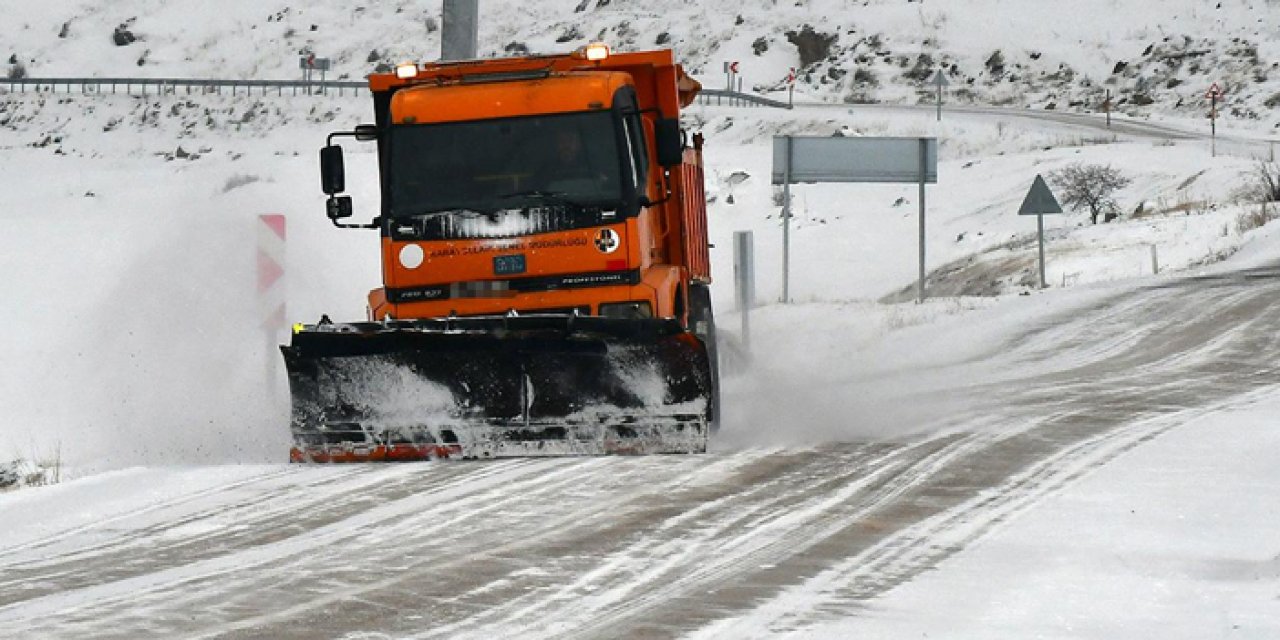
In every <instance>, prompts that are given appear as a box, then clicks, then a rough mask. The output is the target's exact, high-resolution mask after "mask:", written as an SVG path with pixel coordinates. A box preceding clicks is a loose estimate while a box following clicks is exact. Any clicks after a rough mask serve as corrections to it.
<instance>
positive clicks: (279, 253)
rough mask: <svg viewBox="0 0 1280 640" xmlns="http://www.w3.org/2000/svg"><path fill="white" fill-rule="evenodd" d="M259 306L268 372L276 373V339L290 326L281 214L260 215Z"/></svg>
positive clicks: (282, 218)
mask: <svg viewBox="0 0 1280 640" xmlns="http://www.w3.org/2000/svg"><path fill="white" fill-rule="evenodd" d="M257 236H258V272H257V280H258V307H259V309H260V310H261V317H262V324H261V327H262V335H263V339H264V340H265V341H266V345H267V349H266V353H267V374H268V375H270V376H272V379H274V375H275V372H276V361H277V360H279V359H280V358H279V356H277V355H276V340H277V339H278V338H279V335H280V331H282V330H285V329H288V327H289V319H288V315H287V313H286V306H285V301H286V297H285V283H286V280H285V269H284V267H285V255H286V254H285V217H284V216H283V215H281V214H278V213H273V214H265V215H260V216H258V224H257Z"/></svg>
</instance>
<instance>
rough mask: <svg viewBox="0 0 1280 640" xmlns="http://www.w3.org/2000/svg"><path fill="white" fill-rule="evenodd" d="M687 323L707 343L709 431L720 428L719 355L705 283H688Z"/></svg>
mask: <svg viewBox="0 0 1280 640" xmlns="http://www.w3.org/2000/svg"><path fill="white" fill-rule="evenodd" d="M689 325H690V327H691V328H692V329H693V333H694V335H696V336H698V338H700V339H701V340H702V342H703V343H705V344H706V345H707V359H708V360H710V361H711V401H710V402H708V403H707V425H708V427H709V428H710V430H711V433H716V432H717V431H719V430H720V415H721V414H720V356H719V350H718V349H717V348H716V318H715V314H714V313H713V312H712V310H711V289H710V287H708V286H707V285H705V284H693V285H689Z"/></svg>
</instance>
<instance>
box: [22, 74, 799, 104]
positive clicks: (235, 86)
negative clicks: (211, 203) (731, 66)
mask: <svg viewBox="0 0 1280 640" xmlns="http://www.w3.org/2000/svg"><path fill="white" fill-rule="evenodd" d="M5 86H7V87H8V88H9V92H10V93H27V92H33V93H81V94H85V95H90V94H120V93H123V94H125V95H142V96H150V95H175V94H178V93H184V94H186V95H192V94H196V93H201V94H208V93H212V94H218V95H221V94H222V93H224V92H228V93H230V94H231V95H241V94H243V95H248V96H252V95H260V96H271V95H276V96H283V95H286V94H288V95H291V96H296V95H300V94H301V95H321V96H327V95H337V96H346V95H352V96H355V95H360V94H361V92H363V93H365V94H367V93H368V92H369V85H368V84H367V83H366V82H365V81H363V80H334V81H325V82H315V81H306V80H218V79H213V78H0V88H2V87H5ZM698 101H699V102H701V103H702V104H715V105H724V106H730V107H774V108H778V109H790V108H791V107H790V105H788V104H787V103H785V102H781V101H778V100H773V99H770V98H765V97H763V96H757V95H753V94H750V93H740V92H737V91H726V90H724V89H703V90H702V91H701V92H700V93H699V94H698Z"/></svg>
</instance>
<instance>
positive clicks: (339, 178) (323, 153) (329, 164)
mask: <svg viewBox="0 0 1280 640" xmlns="http://www.w3.org/2000/svg"><path fill="white" fill-rule="evenodd" d="M320 189H321V190H322V191H324V193H325V194H326V195H330V196H332V195H334V194H338V193H342V192H343V191H346V189H347V174H346V169H345V168H344V167H343V164H342V147H340V146H338V145H336V144H331V145H329V146H327V147H324V148H322V149H320ZM329 202H333V200H332V199H330V200H329ZM329 217H330V218H332V217H333V216H332V215H330V216H329Z"/></svg>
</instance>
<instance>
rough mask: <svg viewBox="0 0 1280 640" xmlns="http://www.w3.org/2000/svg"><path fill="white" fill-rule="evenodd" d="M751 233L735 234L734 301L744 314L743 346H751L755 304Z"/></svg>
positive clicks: (736, 232) (738, 232) (754, 274)
mask: <svg viewBox="0 0 1280 640" xmlns="http://www.w3.org/2000/svg"><path fill="white" fill-rule="evenodd" d="M753 254H754V249H753V238H752V233H751V232H750V231H734V232H733V299H734V304H736V305H737V307H738V311H739V312H740V313H741V314H742V346H743V347H744V348H746V347H750V346H751V307H752V305H754V304H755V280H756V269H755V256H754V255H753Z"/></svg>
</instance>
